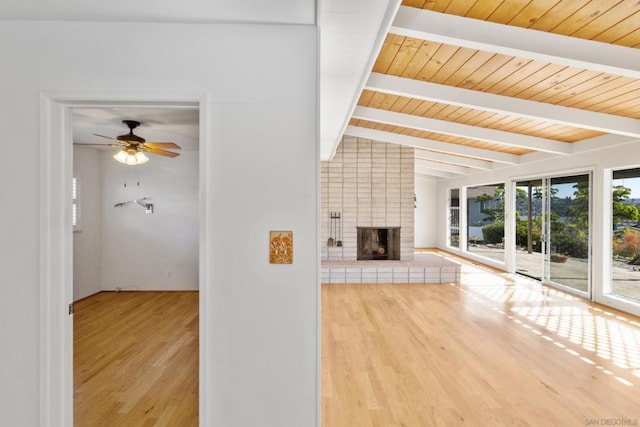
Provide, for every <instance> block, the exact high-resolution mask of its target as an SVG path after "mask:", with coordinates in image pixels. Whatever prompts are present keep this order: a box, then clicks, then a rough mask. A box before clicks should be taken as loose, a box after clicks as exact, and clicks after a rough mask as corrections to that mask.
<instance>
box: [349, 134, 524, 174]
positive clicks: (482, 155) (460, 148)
mask: <svg viewBox="0 0 640 427" xmlns="http://www.w3.org/2000/svg"><path fill="white" fill-rule="evenodd" d="M345 135H351V136H356V137H359V138H368V139H373V140H376V141H382V142H388V143H391V144H400V145H406V146H409V147H415V148H423V149H425V150H430V151H437V152H440V153H448V154H453V155H458V156H466V157H471V158H475V159H482V160H488V161H492V162H498V163H507V164H512V165H515V164H518V163H520V156H516V155H514V154H507V153H500V152H497V151H491V150H485V149H482V148H474V147H468V146H466V145H458V144H449V143H447V142H440V141H433V140H430V139H424V138H416V137H414V136H408V135H401V134H397V133H393V132H385V131H381V130H375V129H368V128H363V127H359V126H347V129H346V130H345Z"/></svg>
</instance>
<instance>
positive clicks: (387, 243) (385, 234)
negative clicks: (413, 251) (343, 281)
mask: <svg viewBox="0 0 640 427" xmlns="http://www.w3.org/2000/svg"><path fill="white" fill-rule="evenodd" d="M357 249H358V260H399V259H400V227H358V248H357Z"/></svg>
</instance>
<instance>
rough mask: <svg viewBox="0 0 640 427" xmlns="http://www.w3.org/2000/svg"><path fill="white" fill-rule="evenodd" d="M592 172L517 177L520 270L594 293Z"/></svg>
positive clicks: (556, 283) (583, 293)
mask: <svg viewBox="0 0 640 427" xmlns="http://www.w3.org/2000/svg"><path fill="white" fill-rule="evenodd" d="M590 191H591V190H590V175H589V174H581V175H573V176H563V177H548V178H539V179H532V180H527V181H518V182H517V183H516V201H515V206H516V220H515V222H516V224H515V226H516V227H515V239H514V242H515V245H516V248H515V252H516V257H515V259H516V272H517V273H520V274H524V275H526V276H529V277H533V278H535V279H538V280H540V281H542V282H544V283H547V284H550V285H552V286H558V287H562V288H565V289H567V290H571V291H572V292H576V293H579V294H582V295H585V296H589V295H590V292H591V290H590V271H591V262H590V256H589V255H590V250H589V242H590V229H591V228H590V211H591V202H590V200H591V198H590Z"/></svg>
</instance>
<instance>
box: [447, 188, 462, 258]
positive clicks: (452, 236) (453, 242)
mask: <svg viewBox="0 0 640 427" xmlns="http://www.w3.org/2000/svg"><path fill="white" fill-rule="evenodd" d="M449 246H451V247H452V248H459V247H460V189H458V188H452V189H451V190H449Z"/></svg>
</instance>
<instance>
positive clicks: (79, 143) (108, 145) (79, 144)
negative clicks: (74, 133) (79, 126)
mask: <svg viewBox="0 0 640 427" xmlns="http://www.w3.org/2000/svg"><path fill="white" fill-rule="evenodd" d="M73 145H78V146H80V147H82V146H83V145H88V146H98V147H119V146H120V144H94V143H89V144H86V143H84V142H74V143H73Z"/></svg>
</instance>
